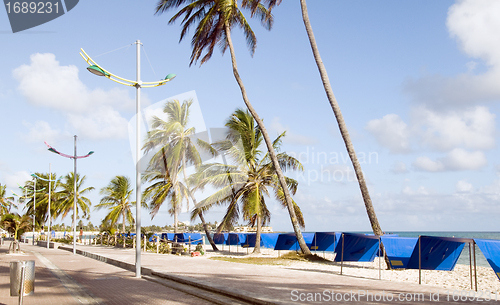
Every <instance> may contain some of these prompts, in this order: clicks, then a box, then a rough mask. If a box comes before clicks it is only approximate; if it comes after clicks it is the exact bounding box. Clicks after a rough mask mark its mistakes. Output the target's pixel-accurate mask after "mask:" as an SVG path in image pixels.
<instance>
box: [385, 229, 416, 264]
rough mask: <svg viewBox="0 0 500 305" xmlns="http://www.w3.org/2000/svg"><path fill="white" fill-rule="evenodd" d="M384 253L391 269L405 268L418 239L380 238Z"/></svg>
mask: <svg viewBox="0 0 500 305" xmlns="http://www.w3.org/2000/svg"><path fill="white" fill-rule="evenodd" d="M380 238H381V239H382V244H384V249H385V253H386V254H387V257H388V258H389V263H390V264H391V268H392V269H401V268H403V269H404V268H406V265H408V261H409V260H410V257H411V254H412V253H413V250H414V249H415V246H416V245H417V242H418V237H394V236H391V235H389V236H385V235H384V236H381V237H380Z"/></svg>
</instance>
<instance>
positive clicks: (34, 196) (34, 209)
mask: <svg viewBox="0 0 500 305" xmlns="http://www.w3.org/2000/svg"><path fill="white" fill-rule="evenodd" d="M35 218H36V178H35V177H33V246H34V245H35Z"/></svg>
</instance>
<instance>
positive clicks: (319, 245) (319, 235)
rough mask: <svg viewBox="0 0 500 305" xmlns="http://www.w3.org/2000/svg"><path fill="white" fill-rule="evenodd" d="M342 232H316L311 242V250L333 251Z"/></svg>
mask: <svg viewBox="0 0 500 305" xmlns="http://www.w3.org/2000/svg"><path fill="white" fill-rule="evenodd" d="M341 235H342V233H335V232H316V233H314V238H313V240H312V242H311V247H310V249H311V250H316V251H330V252H333V251H335V247H336V246H337V243H338V241H339V239H340V236H341Z"/></svg>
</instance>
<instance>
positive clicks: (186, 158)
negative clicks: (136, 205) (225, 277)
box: [144, 100, 218, 251]
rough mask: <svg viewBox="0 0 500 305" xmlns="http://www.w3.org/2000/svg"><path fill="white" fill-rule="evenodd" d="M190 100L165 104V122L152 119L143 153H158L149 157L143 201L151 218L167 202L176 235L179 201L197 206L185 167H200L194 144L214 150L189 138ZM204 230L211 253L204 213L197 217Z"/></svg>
mask: <svg viewBox="0 0 500 305" xmlns="http://www.w3.org/2000/svg"><path fill="white" fill-rule="evenodd" d="M192 103H193V101H184V102H183V103H182V105H181V103H180V102H179V101H178V100H173V101H169V102H167V103H166V104H165V107H164V109H163V112H164V113H165V114H166V115H167V117H168V120H166V121H165V120H163V119H161V118H159V117H157V116H155V117H153V121H152V124H151V127H152V130H151V131H149V132H148V138H147V140H146V144H145V145H144V150H145V152H146V153H147V152H149V151H151V150H154V149H158V151H157V152H156V153H155V154H154V155H153V157H152V158H151V161H150V164H149V166H148V170H147V172H146V174H145V175H144V179H145V180H146V181H148V182H154V183H153V184H152V185H151V186H149V187H148V188H146V190H145V191H144V198H145V200H146V201H148V200H149V201H150V209H151V215H152V216H153V217H154V216H155V215H156V213H158V210H159V208H160V207H161V205H162V204H163V203H164V201H165V200H166V199H169V200H170V206H171V208H170V213H171V214H172V215H173V216H174V232H176V233H177V223H178V220H177V219H178V214H179V212H180V208H181V204H182V201H184V200H186V202H187V208H188V209H189V199H191V200H192V201H193V204H194V205H196V204H197V202H196V198H195V197H194V195H193V193H192V192H191V190H190V187H189V184H188V181H187V174H186V168H187V166H188V165H194V166H196V167H197V166H199V165H200V164H201V163H202V160H201V156H200V154H199V152H198V149H197V147H196V145H200V146H202V147H203V148H204V149H206V150H208V151H213V149H211V148H210V146H209V145H208V144H207V143H205V142H203V141H201V140H198V141H197V143H196V144H195V142H194V140H193V139H192V136H193V135H194V134H195V132H196V130H195V128H194V127H188V122H189V107H190V106H191V105H192ZM181 172H182V176H183V177H184V179H183V180H184V183H182V181H181V179H180V173H181ZM197 216H198V217H199V218H200V220H201V222H202V225H203V228H204V230H205V233H206V236H207V238H208V241H209V242H210V244H211V246H212V248H213V249H214V251H218V249H217V246H216V245H215V243H214V242H213V240H212V237H211V236H210V232H209V230H208V226H207V224H206V222H205V218H204V217H203V213H202V212H200V213H198V214H197Z"/></svg>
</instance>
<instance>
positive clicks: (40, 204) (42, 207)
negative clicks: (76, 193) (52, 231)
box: [25, 173, 61, 224]
mask: <svg viewBox="0 0 500 305" xmlns="http://www.w3.org/2000/svg"><path fill="white" fill-rule="evenodd" d="M35 175H36V176H38V177H40V178H42V179H38V178H36V179H37V181H36V189H37V192H36V193H35V196H36V207H35V213H36V215H35V222H36V223H39V224H40V223H45V222H47V220H48V217H49V213H48V203H49V191H48V190H49V181H47V180H49V178H50V179H52V180H55V178H56V177H57V175H56V174H55V173H52V174H51V175H49V174H41V173H35ZM49 176H50V177H49ZM60 180H61V178H59V179H58V180H57V181H52V182H51V183H50V189H51V195H50V216H51V217H50V218H51V220H54V219H56V218H57V216H58V214H57V208H58V205H59V202H60V195H61V194H59V193H58V192H57V190H58V189H59V188H60V186H61V181H60ZM25 188H27V189H28V193H33V183H31V182H30V183H28V182H26V183H25ZM42 189H44V191H40V190H42ZM33 198H34V197H33V196H31V197H30V198H29V200H28V201H27V202H26V207H25V208H26V213H27V214H30V215H33V202H34V201H33Z"/></svg>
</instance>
